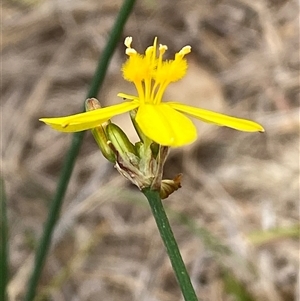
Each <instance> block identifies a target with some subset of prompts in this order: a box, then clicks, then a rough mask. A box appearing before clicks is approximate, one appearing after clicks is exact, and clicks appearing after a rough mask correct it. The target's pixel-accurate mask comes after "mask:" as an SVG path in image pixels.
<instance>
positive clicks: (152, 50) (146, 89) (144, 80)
mask: <svg viewBox="0 0 300 301" xmlns="http://www.w3.org/2000/svg"><path fill="white" fill-rule="evenodd" d="M131 43H132V37H127V38H126V39H125V42H124V44H125V46H126V47H127V49H126V54H127V55H128V56H129V58H128V59H127V61H126V62H125V63H124V65H123V67H122V72H123V77H124V79H125V80H127V81H130V82H133V83H134V85H135V87H136V89H137V93H138V98H139V101H140V102H141V103H149V104H159V103H160V102H161V101H162V96H163V93H164V92H165V90H166V88H167V86H168V85H169V84H170V83H171V82H176V81H178V80H180V79H181V78H182V77H183V76H184V75H185V74H186V71H187V61H186V59H185V58H184V56H185V55H186V54H188V53H190V52H191V47H190V46H185V47H183V48H182V49H181V50H180V51H179V52H177V53H176V54H175V58H174V59H173V60H163V55H164V53H165V52H166V50H167V49H168V47H167V46H166V45H161V44H160V45H159V47H158V53H157V38H155V39H154V42H153V45H152V46H150V47H148V48H147V49H146V51H145V54H139V53H138V52H137V51H136V50H135V49H134V48H131Z"/></svg>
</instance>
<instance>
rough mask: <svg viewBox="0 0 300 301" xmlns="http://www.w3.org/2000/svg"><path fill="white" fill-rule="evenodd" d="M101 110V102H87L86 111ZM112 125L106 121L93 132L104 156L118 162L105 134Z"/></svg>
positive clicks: (91, 99) (92, 100)
mask: <svg viewBox="0 0 300 301" xmlns="http://www.w3.org/2000/svg"><path fill="white" fill-rule="evenodd" d="M100 108H101V104H100V102H99V100H97V99H96V98H88V99H87V100H86V101H85V109H86V111H92V110H97V109H100ZM109 123H110V121H106V122H104V123H102V124H101V125H99V126H97V127H95V128H93V129H91V132H92V134H93V136H94V139H95V140H96V142H97V144H98V146H99V148H100V150H101V152H102V154H103V156H104V157H105V158H106V159H107V160H109V161H111V162H116V155H115V154H114V152H113V151H112V149H111V148H110V147H109V145H108V139H107V136H106V133H105V128H106V127H107V125H108V124H109Z"/></svg>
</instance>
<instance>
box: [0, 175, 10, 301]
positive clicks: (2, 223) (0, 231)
mask: <svg viewBox="0 0 300 301" xmlns="http://www.w3.org/2000/svg"><path fill="white" fill-rule="evenodd" d="M0 194H1V195H0V199H1V204H0V211H1V213H0V218H1V220H0V271H1V276H0V300H3V301H5V300H7V290H6V289H7V279H8V224H7V211H6V194H5V187H4V181H3V179H0Z"/></svg>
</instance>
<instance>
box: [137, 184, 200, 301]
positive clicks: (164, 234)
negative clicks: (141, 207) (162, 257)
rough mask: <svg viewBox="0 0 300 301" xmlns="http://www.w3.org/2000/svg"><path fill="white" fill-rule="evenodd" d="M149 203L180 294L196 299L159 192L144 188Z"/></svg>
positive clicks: (188, 300) (185, 297)
mask: <svg viewBox="0 0 300 301" xmlns="http://www.w3.org/2000/svg"><path fill="white" fill-rule="evenodd" d="M142 192H143V193H144V195H145V196H146V198H147V199H148V202H149V204H150V207H151V210H152V213H153V216H154V218H155V221H156V224H157V227H158V230H159V232H160V236H161V238H162V240H163V242H164V245H165V247H166V249H167V252H168V255H169V258H170V261H171V264H172V267H173V270H174V272H175V275H176V278H177V280H178V283H179V286H180V288H181V292H182V295H183V297H184V300H186V301H198V299H197V296H196V293H195V290H194V288H193V285H192V283H191V279H190V276H189V274H188V272H187V270H186V267H185V264H184V262H183V260H182V257H181V254H180V251H179V248H178V245H177V242H176V240H175V238H174V234H173V231H172V229H171V226H170V223H169V220H168V217H167V215H166V212H165V209H164V207H163V204H162V202H161V199H160V196H159V192H158V191H156V190H151V189H150V188H145V189H143V191H142Z"/></svg>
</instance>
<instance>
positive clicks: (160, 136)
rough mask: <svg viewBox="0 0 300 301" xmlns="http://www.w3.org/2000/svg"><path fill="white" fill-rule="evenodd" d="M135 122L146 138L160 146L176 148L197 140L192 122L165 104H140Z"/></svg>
mask: <svg viewBox="0 0 300 301" xmlns="http://www.w3.org/2000/svg"><path fill="white" fill-rule="evenodd" d="M136 122H137V123H138V125H139V126H140V128H141V130H142V132H143V133H144V134H145V135H146V136H147V137H149V138H150V139H152V140H153V141H155V142H157V143H159V144H161V145H165V146H173V147H178V146H182V145H185V144H189V143H191V142H193V141H194V140H196V138H197V131H196V128H195V126H194V124H193V123H192V121H191V120H190V119H189V118H187V117H186V116H184V115H183V114H181V113H179V112H177V111H175V110H174V109H172V108H171V107H170V106H169V105H168V104H166V103H160V104H158V105H151V104H141V105H140V107H139V109H138V112H137V114H136Z"/></svg>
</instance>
